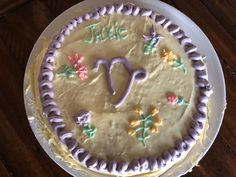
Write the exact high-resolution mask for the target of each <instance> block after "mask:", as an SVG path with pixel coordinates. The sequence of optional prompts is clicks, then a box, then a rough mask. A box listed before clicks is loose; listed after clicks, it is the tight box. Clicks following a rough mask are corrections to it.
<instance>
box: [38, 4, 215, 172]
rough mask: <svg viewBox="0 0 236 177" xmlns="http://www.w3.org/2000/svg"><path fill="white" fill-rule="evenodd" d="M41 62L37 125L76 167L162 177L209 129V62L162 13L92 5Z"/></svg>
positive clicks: (126, 6) (61, 33) (128, 6)
mask: <svg viewBox="0 0 236 177" xmlns="http://www.w3.org/2000/svg"><path fill="white" fill-rule="evenodd" d="M39 63H40V67H39V66H38V65H37V66H36V68H39V73H38V76H37V77H38V79H37V84H38V88H37V89H36V92H38V93H39V95H40V97H39V98H37V100H38V101H39V102H40V103H41V104H40V105H41V106H40V108H39V110H40V112H41V115H42V117H43V119H42V122H43V125H44V126H45V127H46V129H48V130H49V133H47V136H48V137H49V139H51V140H52V139H53V141H54V144H59V146H58V147H57V149H59V150H58V151H59V152H60V153H57V156H58V157H60V158H61V159H62V160H63V161H65V162H68V165H70V166H71V167H72V168H75V169H78V168H83V169H86V170H87V171H92V172H95V173H97V174H100V175H102V176H104V175H114V176H132V175H142V174H151V173H155V174H156V175H160V174H162V173H164V172H165V171H166V170H168V169H169V168H170V167H172V166H173V165H175V164H177V163H181V161H182V160H183V159H184V158H185V157H186V156H187V155H188V152H189V151H190V150H191V149H192V147H193V146H194V145H195V144H196V143H197V141H198V140H199V138H200V137H201V136H202V134H203V131H204V130H205V129H206V126H205V125H206V124H207V118H208V98H209V96H210V95H211V93H212V89H211V86H210V84H209V81H208V76H207V70H206V63H205V56H203V55H201V54H199V53H198V52H197V47H196V46H195V45H194V44H192V42H191V39H190V38H189V37H187V36H186V35H185V33H184V31H183V30H181V29H180V27H179V26H178V25H176V24H174V23H173V22H172V21H171V20H170V19H168V18H166V17H164V16H163V15H161V14H159V13H158V12H155V11H152V10H149V9H144V8H141V7H138V6H136V5H134V4H129V3H128V4H123V3H119V4H113V5H106V6H101V7H97V8H96V9H95V10H94V11H92V12H88V13H86V14H84V15H82V16H78V17H75V18H74V19H72V20H71V21H70V22H68V24H65V27H64V28H63V29H62V30H60V31H58V32H57V35H55V36H54V37H53V39H51V43H50V44H49V46H48V47H47V51H46V52H45V54H44V57H42V58H41V60H40V61H39ZM66 158H67V160H66ZM68 158H69V160H68ZM77 167H78V168H77Z"/></svg>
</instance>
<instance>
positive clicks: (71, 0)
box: [40, 0, 83, 17]
mask: <svg viewBox="0 0 236 177" xmlns="http://www.w3.org/2000/svg"><path fill="white" fill-rule="evenodd" d="M40 1H41V2H42V3H43V4H45V6H47V7H48V9H50V11H51V13H52V14H53V15H54V16H55V17H56V16H58V15H60V14H61V13H62V12H64V11H65V10H67V9H68V8H70V7H72V6H73V5H75V4H77V3H79V2H82V1H83V0H67V1H61V0H51V1H45V0H40Z"/></svg>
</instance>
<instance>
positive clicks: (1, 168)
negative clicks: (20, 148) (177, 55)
mask: <svg viewBox="0 0 236 177" xmlns="http://www.w3.org/2000/svg"><path fill="white" fill-rule="evenodd" d="M0 174H1V176H2V177H11V176H12V174H11V172H9V171H8V169H7V168H6V167H5V165H4V163H3V162H2V160H0Z"/></svg>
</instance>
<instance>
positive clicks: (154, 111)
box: [151, 108, 159, 116]
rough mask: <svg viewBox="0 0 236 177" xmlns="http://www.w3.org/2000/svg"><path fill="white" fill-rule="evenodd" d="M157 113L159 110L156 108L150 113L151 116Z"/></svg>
mask: <svg viewBox="0 0 236 177" xmlns="http://www.w3.org/2000/svg"><path fill="white" fill-rule="evenodd" d="M158 113H159V109H158V108H154V109H153V110H152V112H151V115H152V116H155V115H157V114H158Z"/></svg>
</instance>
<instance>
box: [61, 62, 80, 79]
mask: <svg viewBox="0 0 236 177" xmlns="http://www.w3.org/2000/svg"><path fill="white" fill-rule="evenodd" d="M63 68H64V69H63V71H62V72H60V73H58V74H57V76H59V77H68V78H74V77H75V76H76V71H75V70H74V68H72V67H70V66H67V65H63Z"/></svg>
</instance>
